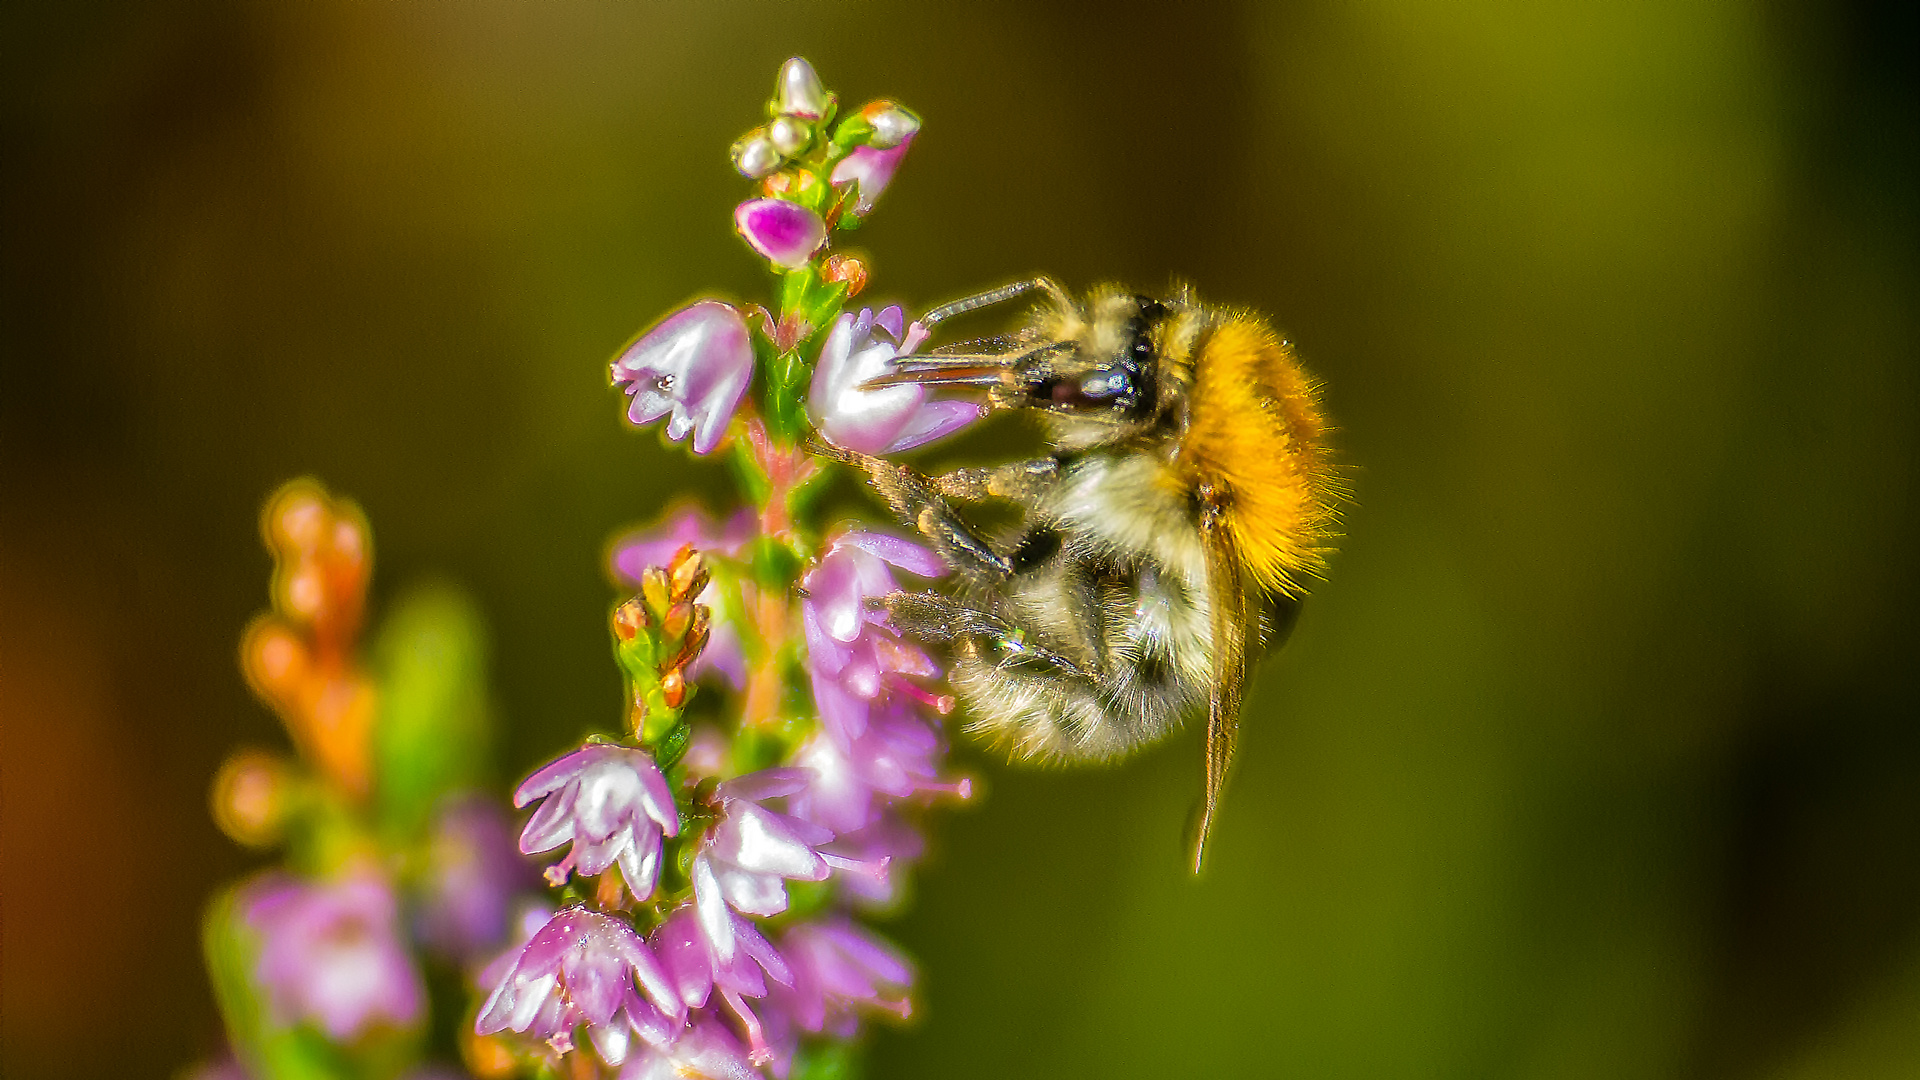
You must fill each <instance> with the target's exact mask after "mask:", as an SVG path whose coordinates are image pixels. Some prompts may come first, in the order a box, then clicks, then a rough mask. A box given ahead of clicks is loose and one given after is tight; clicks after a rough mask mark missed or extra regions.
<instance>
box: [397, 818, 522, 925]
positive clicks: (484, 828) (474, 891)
mask: <svg viewBox="0 0 1920 1080" xmlns="http://www.w3.org/2000/svg"><path fill="white" fill-rule="evenodd" d="M537 879H538V875H536V874H535V873H534V872H533V869H532V867H530V866H528V865H527V862H526V860H525V859H523V858H521V857H520V854H519V853H518V852H516V851H515V850H514V846H513V824H512V822H510V821H508V820H507V815H506V813H505V812H504V811H502V810H501V809H500V807H499V806H498V805H496V804H495V803H493V802H491V801H490V800H487V799H480V798H463V799H460V800H458V801H456V802H453V803H451V804H449V805H448V806H446V807H445V808H444V809H442V811H441V812H440V816H439V819H438V820H437V821H436V822H435V823H434V831H433V839H432V840H431V841H430V844H429V847H428V854H427V871H426V880H425V881H424V882H423V884H422V888H421V892H422V896H421V906H420V914H419V930H420V938H421V940H422V941H425V942H426V943H427V944H429V945H431V946H432V947H433V948H435V949H437V950H439V951H440V952H441V953H443V954H445V955H447V956H450V957H452V958H454V959H457V960H464V959H468V958H471V957H473V956H476V955H478V954H481V953H483V952H485V951H486V950H489V949H493V948H496V947H497V946H499V945H500V943H501V942H502V941H503V940H505V938H506V936H507V931H508V929H509V927H508V916H509V915H510V910H509V909H510V908H511V907H512V905H513V900H514V897H515V896H516V895H517V894H519V893H521V892H523V891H525V890H529V889H531V888H533V887H534V883H535V882H536V880H537Z"/></svg>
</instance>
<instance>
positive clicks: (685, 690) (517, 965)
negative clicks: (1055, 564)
mask: <svg viewBox="0 0 1920 1080" xmlns="http://www.w3.org/2000/svg"><path fill="white" fill-rule="evenodd" d="M768 114H769V120H768V122H767V123H765V124H763V125H761V126H760V127H758V128H755V129H754V130H753V131H751V132H749V133H748V134H747V135H746V136H744V137H742V138H741V139H740V141H738V142H737V143H736V144H735V145H734V147H733V161H734V164H735V166H736V167H737V169H738V170H739V172H740V173H741V174H742V175H743V176H745V177H746V178H747V179H749V180H752V181H755V182H756V189H755V190H754V191H753V192H751V193H750V194H749V195H748V197H746V198H745V199H743V200H742V201H741V202H740V204H739V205H738V207H737V208H736V210H735V213H734V227H735V229H736V231H737V232H738V233H739V235H740V237H741V239H742V240H744V241H745V242H746V244H747V246H748V248H749V249H750V250H751V251H753V252H754V253H756V254H757V255H758V256H759V257H761V258H762V259H764V260H765V262H766V265H767V266H768V268H769V269H770V270H771V272H772V273H773V275H774V281H773V296H772V300H771V302H770V303H769V304H767V305H765V306H762V305H758V304H747V303H739V302H734V301H730V300H722V299H715V298H711V297H709V298H703V299H700V300H696V301H694V302H693V303H691V304H688V305H687V306H685V307H683V308H681V309H679V310H677V311H675V312H672V313H670V314H668V315H667V316H665V317H663V318H662V319H660V320H659V321H658V322H656V323H655V324H654V325H653V326H652V327H651V328H650V329H648V330H647V331H645V332H643V333H641V334H639V335H637V336H636V337H635V338H634V340H633V341H632V342H631V343H629V344H628V345H627V346H626V347H625V348H624V349H622V350H621V352H620V353H619V354H618V355H617V356H616V358H615V359H614V361H613V363H612V366H611V372H612V382H613V385H614V386H615V387H617V388H619V389H621V390H623V391H624V392H625V393H626V394H627V395H628V396H629V398H630V399H631V404H630V406H629V408H628V412H627V416H628V419H629V420H630V421H631V422H632V423H634V424H636V425H642V426H644V425H650V424H653V423H656V422H658V421H661V420H663V419H664V420H665V421H666V423H665V427H664V431H663V434H664V435H665V436H666V438H668V439H670V440H673V441H676V442H678V441H681V440H687V445H688V448H689V449H690V450H691V451H692V452H693V453H695V454H708V453H713V452H716V451H719V450H722V449H730V451H731V455H732V460H733V462H734V464H735V466H736V469H735V472H736V475H737V476H738V477H739V479H740V489H741V500H742V504H743V505H742V506H741V507H740V508H739V510H738V512H735V513H732V514H731V515H730V516H728V517H726V518H725V519H724V520H725V524H724V525H722V524H720V523H718V522H716V521H715V520H714V519H713V518H710V517H709V516H708V515H707V513H706V512H705V511H704V510H702V509H700V508H698V507H694V506H685V505H683V506H681V507H679V508H676V509H673V510H669V511H667V512H666V513H664V514H662V515H661V517H660V519H659V521H658V522H657V523H656V524H655V525H653V526H650V527H646V528H643V529H639V530H635V531H633V532H630V533H628V534H627V535H625V536H623V537H622V538H621V539H620V540H619V541H617V542H616V544H615V545H614V548H613V555H612V560H611V562H612V565H611V566H610V567H609V569H610V571H611V574H612V576H613V578H614V580H615V581H616V582H618V583H620V584H621V585H622V586H624V587H625V588H627V589H629V590H632V595H631V596H630V597H628V598H626V599H624V600H621V601H620V602H618V603H617V604H616V605H615V606H614V608H613V613H612V617H611V619H610V624H611V628H612V637H613V652H614V657H615V661H616V663H617V664H618V666H619V668H620V670H621V672H622V673H623V675H624V676H625V680H626V688H627V689H626V703H625V705H624V706H623V710H622V712H621V714H620V715H619V716H618V717H617V722H616V723H610V724H609V725H608V726H607V727H606V728H605V729H604V730H602V731H601V732H599V733H597V734H595V735H593V736H591V737H589V738H588V739H587V740H586V741H585V742H584V743H583V744H581V745H580V746H578V747H577V748H574V749H570V750H568V751H567V752H566V753H564V754H562V755H561V756H559V757H558V758H556V759H555V760H554V761H553V762H551V763H549V764H548V765H546V766H543V767H542V768H540V769H539V770H537V771H535V772H534V773H533V774H532V775H531V776H530V777H529V778H528V779H527V780H526V781H525V782H524V783H523V784H522V785H521V786H520V788H519V791H518V792H517V794H516V796H515V803H516V805H520V806H527V805H529V804H537V805H535V806H533V810H532V816H531V817H530V818H529V819H528V820H527V823H526V825H525V829H524V831H523V833H522V835H521V841H520V846H521V850H523V851H525V852H528V853H535V852H543V853H549V856H550V857H551V854H552V853H555V852H558V851H559V849H561V848H563V847H564V848H565V849H566V850H565V851H564V852H563V853H560V854H559V857H558V860H557V861H555V862H553V863H552V864H551V865H550V866H549V868H548V871H547V879H548V882H549V884H550V885H551V886H552V887H553V888H555V889H556V890H558V895H557V896H556V897H555V898H554V899H555V906H554V908H552V909H549V910H550V914H549V915H548V916H547V917H546V919H545V921H544V922H542V923H540V924H539V925H538V926H531V925H530V926H529V928H528V929H527V930H525V931H524V933H525V935H526V936H524V937H523V938H522V942H523V944H521V945H520V946H519V947H517V948H515V949H509V950H507V951H506V952H505V953H503V954H502V955H501V956H500V957H499V958H498V959H497V960H496V961H495V962H494V963H493V964H492V965H491V966H490V967H489V969H488V970H487V971H486V972H485V973H484V975H483V985H482V986H481V990H482V992H484V993H485V994H486V995H487V998H486V1000H485V1002H484V1003H483V1004H482V1005H481V1006H480V1008H479V1010H478V1012H477V1018H476V1024H475V1028H474V1031H475V1036H474V1041H473V1042H472V1043H471V1044H470V1045H471V1046H472V1047H475V1048H477V1050H478V1051H484V1052H475V1053H471V1054H470V1059H471V1062H472V1063H474V1064H476V1067H477V1065H478V1063H479V1062H480V1060H481V1059H482V1058H484V1059H485V1060H486V1061H493V1062H507V1063H509V1066H508V1067H507V1068H506V1071H514V1070H523V1071H534V1072H537V1071H539V1070H541V1069H553V1070H557V1071H560V1072H562V1073H563V1074H564V1075H567V1076H571V1077H590V1076H601V1077H612V1076H615V1075H618V1076H621V1077H650V1076H656V1075H658V1076H709V1077H730V1078H738V1080H747V1078H749V1077H752V1076H755V1075H763V1074H764V1075H770V1076H772V1077H775V1078H778V1080H784V1078H786V1077H788V1076H789V1075H792V1074H793V1073H794V1072H795V1071H796V1070H798V1071H800V1072H802V1073H804V1074H805V1075H809V1076H815V1075H821V1074H822V1072H823V1071H826V1072H831V1071H832V1070H833V1069H834V1068H837V1067H838V1066H839V1064H844V1063H845V1062H846V1061H847V1060H849V1059H848V1057H847V1053H848V1048H849V1046H850V1045H852V1043H853V1041H854V1040H857V1038H858V1037H859V1034H860V1030H861V1027H862V1024H863V1022H864V1021H865V1020H866V1019H868V1018H870V1017H872V1016H875V1015H882V1016H894V1017H900V1016H905V1015H907V1014H908V1013H910V1012H911V1010H912V1005H911V1002H912V987H913V970H912V966H911V965H910V964H909V963H908V962H907V960H906V959H905V957H904V956H903V955H902V954H901V953H900V952H899V950H897V949H896V948H894V947H893V946H892V945H890V944H888V943H886V942H885V941H884V940H883V939H882V938H880V937H879V935H877V934H876V933H875V932H874V931H873V930H872V929H870V928H868V927H866V926H864V925H863V924H862V922H861V921H860V919H861V916H862V915H863V914H864V913H867V912H869V911H871V910H872V909H873V908H874V906H875V905H877V904H885V903H889V902H892V901H893V900H894V899H895V898H896V897H897V896H898V885H899V880H900V875H901V872H902V870H903V869H904V866H905V865H906V864H907V863H908V862H910V861H911V860H913V859H915V858H917V857H918V856H919V855H920V854H921V852H922V851H923V850H924V841H923V839H922V837H921V834H920V832H919V829H918V826H917V820H918V817H919V815H920V811H921V810H922V808H923V807H924V806H925V805H926V804H927V803H928V802H929V801H930V800H932V799H936V798H946V797H955V796H958V797H962V798H964V797H966V796H967V795H968V794H969V793H970V791H971V788H970V785H969V783H968V782H967V781H966V780H965V779H963V778H961V779H956V778H953V777H950V776H948V775H946V774H945V772H944V756H945V750H946V739H945V735H944V732H943V731H942V727H941V721H940V717H941V715H943V714H944V713H946V712H947V711H949V710H950V709H951V708H952V704H953V699H952V698H951V696H950V695H948V694H946V693H944V692H943V691H942V690H941V689H940V687H939V683H940V680H941V678H942V672H941V670H940V668H939V666H938V665H937V664H936V663H935V662H934V660H933V659H932V658H931V657H930V656H928V655H927V654H926V653H925V652H923V651H922V650H921V649H919V648H918V647H917V646H915V645H914V644H912V643H911V642H909V641H907V640H905V639H903V638H901V637H900V635H898V634H897V633H895V632H894V630H893V629H892V627H891V626H889V625H888V623H887V620H886V618H885V617H884V615H883V614H882V613H881V612H880V611H879V610H878V609H877V608H876V607H875V606H874V605H873V604H872V603H871V601H872V600H874V599H876V598H878V597H880V596H883V595H885V594H887V593H889V592H893V591H895V590H897V588H898V581H897V579H896V577H895V574H896V573H901V572H904V573H907V574H911V575H914V576H916V577H920V578H937V577H940V576H942V575H944V574H945V573H946V567H945V566H943V565H942V564H941V562H940V560H939V559H938V558H937V557H935V555H934V554H933V553H932V552H930V551H928V550H926V549H925V548H923V547H921V546H920V545H918V544H915V543H913V542H911V541H908V540H905V539H902V538H900V537H895V536H890V535H887V534H885V533H879V532H874V531H870V530H868V529H866V528H863V527H860V526H858V525H857V524H842V525H839V526H836V527H834V528H831V529H823V528H822V527H821V526H820V525H819V524H817V523H816V522H814V521H812V520H811V519H810V518H809V516H808V508H809V499H808V495H809V494H811V493H812V492H813V491H814V490H816V489H817V485H818V483H819V481H820V480H821V478H822V477H824V476H825V475H827V469H828V468H830V467H831V465H830V463H829V462H827V461H826V460H825V459H822V458H816V457H815V456H813V455H812V454H811V453H809V452H808V449H807V441H808V440H809V439H810V438H816V437H817V438H820V439H823V440H825V441H828V442H832V443H834V444H837V445H840V446H844V447H848V448H851V449H856V450H861V451H864V452H870V453H894V452H898V451H902V450H906V449H909V448H911V447H915V446H919V445H921V444H923V443H926V442H930V441H932V440H934V439H937V438H940V437H942V436H944V435H947V434H950V433H952V432H954V431H957V430H959V429H960V428H962V427H964V426H966V425H967V424H968V423H970V422H972V421H973V420H974V419H976V418H977V417H978V415H979V410H978V408H977V407H976V406H974V405H972V404H968V403H964V402H952V401H940V400H929V398H928V396H927V394H926V392H925V391H924V390H921V389H919V388H914V387H891V388H885V389H878V390H869V389H867V388H866V387H865V385H864V384H866V382H867V380H869V379H871V378H873V377H875V376H877V375H881V374H885V373H886V372H887V371H889V370H891V368H892V367H893V365H894V364H895V363H896V362H897V361H898V358H899V357H901V356H903V355H908V354H911V353H912V352H913V350H914V349H915V348H917V347H918V345H919V344H920V343H921V342H922V341H923V340H924V339H925V337H926V332H925V330H924V329H922V328H921V327H920V326H919V325H918V324H910V323H909V321H908V319H907V317H906V315H905V314H904V313H903V312H902V311H901V309H900V308H898V307H886V308H883V309H881V310H880V311H879V312H878V313H875V312H874V311H873V310H872V309H866V308H863V309H860V310H859V311H857V312H854V311H850V310H847V302H848V301H849V300H850V299H851V298H853V297H854V296H855V295H857V294H859V293H860V292H861V291H862V290H863V289H865V288H866V287H867V285H868V284H869V281H870V278H871V272H870V270H869V269H868V265H867V262H866V260H865V259H863V258H862V257H860V256H858V255H855V254H851V253H847V252H840V251H836V250H835V241H836V238H838V237H840V236H842V235H843V234H844V233H846V232H847V231H848V230H851V229H853V228H856V227H857V226H858V225H859V223H860V221H861V220H862V219H863V218H864V217H865V216H866V215H867V214H869V213H871V212H872V211H873V210H874V207H875V205H876V202H877V200H878V199H879V197H880V195H881V193H882V192H883V191H884V190H885V189H886V187H887V185H888V184H889V183H890V182H891V181H892V179H893V177H894V175H895V173H896V171H897V169H898V168H899V166H900V164H901V161H902V160H903V158H904V156H905V154H906V152H907V149H908V147H909V146H910V144H911V142H912V140H913V138H914V135H915V133H916V132H917V131H918V129H919V121H918V120H917V119H916V118H915V117H914V116H913V115H912V114H911V113H909V112H907V111H906V110H905V109H903V108H901V107H900V106H898V105H895V104H893V103H891V102H886V101H877V102H873V103H871V104H869V105H867V106H865V107H863V108H861V109H858V110H853V111H851V112H846V113H842V112H841V110H840V107H839V103H838V99H837V98H836V97H835V96H834V95H833V94H831V93H828V92H827V90H826V89H825V87H824V86H823V85H822V84H821V82H820V80H819V78H818V76H817V75H816V74H815V73H814V71H813V69H812V67H811V66H810V65H808V64H807V62H806V61H804V60H800V59H793V60H789V61H788V62H787V63H786V65H785V66H784V67H783V68H782V69H781V72H780V75H779V78H778V80H777V82H776V84H775V91H774V95H773V98H772V100H771V101H770V102H769V103H768ZM702 684H704V687H705V693H706V694H707V695H710V696H711V698H712V700H707V701H697V700H696V698H697V696H698V695H699V692H700V690H701V686H702Z"/></svg>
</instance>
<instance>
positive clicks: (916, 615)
mask: <svg viewBox="0 0 1920 1080" xmlns="http://www.w3.org/2000/svg"><path fill="white" fill-rule="evenodd" d="M877 603H878V604H879V605H880V606H881V607H882V608H884V609H885V610H886V612H887V620H888V621H889V622H891V623H892V624H893V628H894V629H895V630H898V631H900V632H901V633H902V634H905V635H907V636H908V637H911V638H917V639H919V640H921V641H936V642H948V641H969V640H971V641H977V642H979V643H980V645H981V646H982V647H983V650H984V652H985V656H984V658H985V659H988V660H990V661H991V662H993V663H994V664H996V665H997V666H999V667H1001V668H1016V669H1025V670H1028V671H1029V672H1030V673H1035V674H1038V673H1040V672H1043V671H1044V672H1051V673H1060V674H1066V675H1076V676H1080V677H1082V678H1091V677H1092V675H1091V673H1090V672H1088V671H1087V670H1085V669H1084V668H1082V667H1081V666H1080V665H1079V664H1077V663H1075V662H1074V661H1072V660H1070V659H1068V658H1067V657H1065V656H1062V655H1060V654H1059V653H1057V652H1054V651H1053V650H1052V649H1049V648H1047V647H1046V646H1045V645H1043V644H1041V643H1040V642H1039V641H1037V640H1036V639H1035V638H1034V636H1033V635H1030V634H1028V633H1027V632H1026V631H1025V630H1022V629H1021V628H1020V627H1018V626H1015V625H1014V624H1012V623H1010V622H1008V621H1007V620H1005V619H1003V618H1001V617H1000V616H998V615H995V614H993V613H992V612H987V611H981V610H980V609H979V608H975V607H969V606H967V605H966V604H963V603H961V602H960V601H958V600H955V599H953V598H952V597H949V596H942V595H941V594H939V593H907V592H899V593H894V594H892V595H891V596H884V597H881V598H880V599H879V601H877Z"/></svg>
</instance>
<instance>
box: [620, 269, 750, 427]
mask: <svg viewBox="0 0 1920 1080" xmlns="http://www.w3.org/2000/svg"><path fill="white" fill-rule="evenodd" d="M752 379H753V342H752V339H751V337H750V336H749V334H748V332H747V323H746V320H745V319H743V318H741V317H740V313H739V312H738V311H735V310H734V309H733V308H732V307H731V306H730V305H727V304H723V303H721V302H720V301H718V300H701V301H699V302H697V303H694V304H690V305H688V306H687V307H684V308H681V309H680V310H679V311H676V312H674V313H673V314H672V315H669V316H667V317H666V318H665V319H663V320H661V321H660V323H659V324H658V325H656V326H655V327H654V328H653V329H651V330H648V331H647V332H646V333H644V334H641V335H640V336H639V337H638V338H635V339H634V341H633V342H632V343H631V344H629V345H628V346H627V347H626V349H625V350H623V351H622V352H621V353H620V356H619V358H618V359H616V360H615V361H614V362H613V385H615V386H618V387H624V388H625V389H626V392H627V394H628V395H629V396H631V397H632V398H633V405H632V407H631V408H630V409H629V410H628V412H627V419H628V420H631V421H632V422H633V423H635V424H651V423H653V422H654V421H655V420H658V419H660V418H661V417H663V416H668V414H671V417H670V418H669V419H668V420H667V437H668V438H669V439H673V440H674V441H676V442H678V441H679V440H681V439H684V438H686V437H687V433H688V432H692V433H693V452H694V453H696V454H706V453H710V452H712V450H713V448H714V447H716V446H718V445H720V437H721V436H722V435H724V434H725V433H726V430H727V422H728V421H730V420H732V419H733V412H734V410H735V409H737V408H739V407H740V398H741V396H742V395H744V394H745V393H746V392H747V383H748V382H750V381H751V380H752Z"/></svg>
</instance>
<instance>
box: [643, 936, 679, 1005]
mask: <svg viewBox="0 0 1920 1080" xmlns="http://www.w3.org/2000/svg"><path fill="white" fill-rule="evenodd" d="M634 945H635V955H634V957H633V958H632V960H631V965H632V969H633V977H634V981H635V982H636V983H638V984H639V987H640V991H641V992H642V993H644V994H645V995H646V996H647V998H648V1000H650V1001H652V1002H653V1004H654V1005H657V1006H659V1007H660V1008H662V1009H665V1010H666V1011H667V1014H668V1015H670V1016H672V1017H673V1018H674V1020H675V1022H678V1021H679V1020H680V1019H681V1018H682V1017H684V1016H685V1015H686V1009H685V1007H684V1006H682V1005H681V1003H680V995H679V993H678V992H677V989H676V987H675V983H674V980H673V979H672V978H671V977H670V976H669V975H668V973H667V967H666V965H665V964H663V963H661V962H660V959H659V957H657V956H655V955H654V952H653V950H652V949H649V948H647V946H646V944H645V943H644V942H641V941H639V940H637V939H636V941H635V942H634Z"/></svg>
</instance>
